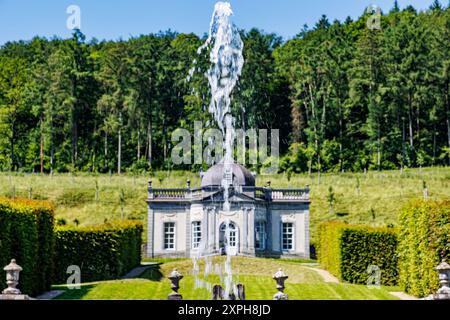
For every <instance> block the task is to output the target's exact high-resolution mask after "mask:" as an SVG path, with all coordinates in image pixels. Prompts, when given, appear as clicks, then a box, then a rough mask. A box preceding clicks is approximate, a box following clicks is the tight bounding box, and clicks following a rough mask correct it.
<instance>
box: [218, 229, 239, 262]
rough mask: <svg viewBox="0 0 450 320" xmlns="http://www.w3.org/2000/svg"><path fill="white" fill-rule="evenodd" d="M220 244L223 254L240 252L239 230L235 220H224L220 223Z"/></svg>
mask: <svg viewBox="0 0 450 320" xmlns="http://www.w3.org/2000/svg"><path fill="white" fill-rule="evenodd" d="M227 226H228V227H227ZM219 246H220V252H221V253H222V254H228V255H231V256H235V255H237V254H238V248H239V230H238V228H237V227H236V224H235V223H234V222H228V223H227V222H224V223H222V224H221V225H220V233H219Z"/></svg>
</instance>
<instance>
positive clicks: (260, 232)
mask: <svg viewBox="0 0 450 320" xmlns="http://www.w3.org/2000/svg"><path fill="white" fill-rule="evenodd" d="M266 228H267V223H266V221H256V225H255V249H256V250H261V251H262V250H266V245H267V244H266V236H267V233H266ZM257 237H259V243H257ZM257 244H258V245H257Z"/></svg>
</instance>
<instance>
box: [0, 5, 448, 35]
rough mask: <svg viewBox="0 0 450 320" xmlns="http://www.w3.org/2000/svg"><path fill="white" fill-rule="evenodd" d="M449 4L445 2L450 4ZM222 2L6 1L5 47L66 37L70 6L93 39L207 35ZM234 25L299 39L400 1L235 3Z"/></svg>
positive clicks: (2, 15) (1, 17)
mask: <svg viewBox="0 0 450 320" xmlns="http://www.w3.org/2000/svg"><path fill="white" fill-rule="evenodd" d="M446 1H447V0H445V1H444V0H442V1H441V3H445V4H447V2H446ZM215 2H216V0H126V1H124V0H70V1H67V0H0V44H3V43H5V42H6V41H12V40H29V39H31V38H32V37H33V36H36V35H39V36H46V37H52V36H54V35H56V36H59V37H63V38H66V37H68V36H70V31H69V30H68V29H67V27H66V20H67V18H68V14H67V13H66V9H67V7H68V6H69V5H72V4H74V5H78V6H79V7H80V9H81V31H82V32H83V33H84V34H85V35H86V36H87V38H88V39H91V38H93V37H95V38H97V39H100V40H101V39H119V38H124V39H126V38H129V37H130V36H138V35H140V34H147V33H152V32H158V31H160V30H167V29H169V28H170V29H172V30H174V31H178V32H194V33H196V34H198V35H203V34H204V33H205V32H207V31H208V27H209V21H210V18H211V14H212V11H213V8H214V3H215ZM229 2H231V4H232V6H233V9H234V13H235V17H234V22H235V23H236V24H237V25H238V26H239V27H240V28H244V29H250V28H252V27H257V28H259V29H263V30H264V31H266V32H276V33H278V34H280V35H281V36H283V37H284V38H285V39H287V38H290V37H292V36H294V35H296V34H297V33H298V32H299V31H300V29H301V28H302V26H303V25H304V24H308V25H310V26H312V25H314V24H315V22H316V21H317V20H318V19H319V18H320V16H321V15H322V14H326V15H327V16H328V17H329V18H330V20H334V19H340V20H343V19H345V17H347V16H351V17H352V18H357V17H358V16H360V15H361V13H362V12H363V11H364V9H365V8H366V7H367V6H369V5H371V4H375V5H378V6H380V7H381V8H382V9H383V10H384V11H388V10H390V8H392V6H393V2H394V0H230V1H229ZM432 2H433V0H399V4H400V7H402V8H403V7H405V6H407V5H410V4H411V5H413V6H414V7H415V8H416V9H419V10H422V9H426V8H428V7H429V6H430V4H431V3H432Z"/></svg>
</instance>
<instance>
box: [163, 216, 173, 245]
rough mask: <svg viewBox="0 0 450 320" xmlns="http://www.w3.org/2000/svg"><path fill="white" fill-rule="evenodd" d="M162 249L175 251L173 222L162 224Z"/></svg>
mask: <svg viewBox="0 0 450 320" xmlns="http://www.w3.org/2000/svg"><path fill="white" fill-rule="evenodd" d="M164 249H165V250H175V222H166V223H164Z"/></svg>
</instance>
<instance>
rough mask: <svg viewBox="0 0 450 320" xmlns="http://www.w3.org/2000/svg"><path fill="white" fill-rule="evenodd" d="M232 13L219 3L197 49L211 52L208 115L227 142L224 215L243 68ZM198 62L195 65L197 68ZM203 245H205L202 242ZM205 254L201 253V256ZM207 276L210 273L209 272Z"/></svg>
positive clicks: (227, 237) (228, 207) (228, 270)
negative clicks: (234, 99)
mask: <svg viewBox="0 0 450 320" xmlns="http://www.w3.org/2000/svg"><path fill="white" fill-rule="evenodd" d="M232 15H233V10H232V9H231V5H230V3H228V2H218V3H216V5H215V8H214V13H213V15H212V18H211V23H210V29H209V36H208V39H207V40H206V42H205V43H204V44H203V45H202V46H201V47H200V48H199V49H198V52H197V53H198V54H199V55H200V54H202V52H203V51H204V50H205V49H209V50H210V54H209V60H210V63H211V64H210V67H209V69H208V71H207V73H206V76H207V78H208V82H209V86H210V89H211V103H210V105H209V112H210V113H211V114H212V115H213V117H214V119H215V121H216V122H217V125H218V127H219V128H220V130H221V131H222V134H223V136H224V137H225V140H224V142H223V147H224V150H225V155H224V159H223V163H224V174H223V179H222V187H223V190H224V204H223V211H225V212H229V211H230V210H231V205H230V201H229V188H230V186H231V185H233V172H232V165H233V164H234V160H233V141H234V139H235V129H234V123H235V119H234V117H233V116H232V113H231V95H232V92H233V90H234V88H235V87H236V85H237V82H238V80H239V77H240V75H241V73H242V68H243V66H244V55H243V50H244V43H243V41H242V39H241V37H240V34H239V30H238V29H237V27H236V26H235V25H234V24H233V23H232V22H231V16H232ZM195 64H196V61H194V65H195ZM194 72H195V67H194V68H192V69H191V71H190V72H189V76H188V80H189V79H191V78H192V76H193V74H194ZM230 233H231V230H230V221H229V220H227V221H226V222H225V239H224V240H225V251H226V254H227V259H226V262H225V274H226V276H225V277H224V278H225V279H224V280H225V299H228V297H229V296H230V294H231V291H235V290H233V286H232V277H233V273H232V269H231V252H230V248H229V246H230ZM202 242H204V241H202ZM201 248H202V249H201V250H199V251H203V249H206V243H203V244H202V245H201ZM202 255H203V252H199V256H202ZM205 262H207V261H205ZM206 269H207V270H205V276H207V273H208V272H209V271H210V269H211V268H210V267H207V268H206Z"/></svg>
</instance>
